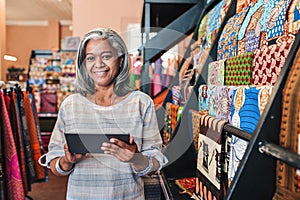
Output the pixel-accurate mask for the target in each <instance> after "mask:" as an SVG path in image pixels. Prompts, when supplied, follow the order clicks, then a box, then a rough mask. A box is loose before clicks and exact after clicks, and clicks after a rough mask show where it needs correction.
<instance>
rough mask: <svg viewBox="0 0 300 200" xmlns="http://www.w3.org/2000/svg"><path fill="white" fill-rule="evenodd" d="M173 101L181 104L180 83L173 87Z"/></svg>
mask: <svg viewBox="0 0 300 200" xmlns="http://www.w3.org/2000/svg"><path fill="white" fill-rule="evenodd" d="M171 91H172V103H173V104H176V105H179V104H180V101H179V100H180V87H179V86H178V85H174V86H173V87H172V90H171Z"/></svg>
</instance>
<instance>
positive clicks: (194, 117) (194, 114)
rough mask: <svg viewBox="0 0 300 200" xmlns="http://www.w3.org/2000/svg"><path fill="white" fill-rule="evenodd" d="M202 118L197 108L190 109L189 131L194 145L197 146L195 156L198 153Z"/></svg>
mask: <svg viewBox="0 0 300 200" xmlns="http://www.w3.org/2000/svg"><path fill="white" fill-rule="evenodd" d="M200 119H201V114H200V112H199V111H197V110H193V109H190V110H189V113H188V121H189V131H190V134H191V135H192V137H193V145H194V148H195V158H197V155H198V150H199V149H198V139H199V134H200Z"/></svg>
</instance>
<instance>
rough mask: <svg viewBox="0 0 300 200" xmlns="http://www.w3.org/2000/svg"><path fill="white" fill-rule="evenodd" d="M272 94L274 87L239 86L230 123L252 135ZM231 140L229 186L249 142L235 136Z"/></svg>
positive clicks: (233, 102) (234, 94)
mask: <svg viewBox="0 0 300 200" xmlns="http://www.w3.org/2000/svg"><path fill="white" fill-rule="evenodd" d="M271 92H272V86H262V87H255V86H251V87H249V86H238V87H237V89H236V90H235V91H234V92H233V96H232V106H231V115H230V118H231V120H230V123H231V124H232V125H233V126H235V127H238V128H240V129H242V130H245V131H247V132H248V133H250V134H252V133H253V132H254V130H255V128H256V125H257V123H258V121H259V119H260V116H261V113H262V112H263V110H264V108H265V106H266V103H267V102H268V98H269V96H270V94H271ZM230 140H231V142H230V154H229V165H228V185H230V184H231V181H232V180H233V178H234V175H235V173H236V171H237V169H238V166H239V163H240V161H241V159H242V158H243V156H244V153H245V151H246V148H247V145H248V142H247V141H245V140H243V139H241V138H239V137H237V136H234V135H233V136H231V139H230Z"/></svg>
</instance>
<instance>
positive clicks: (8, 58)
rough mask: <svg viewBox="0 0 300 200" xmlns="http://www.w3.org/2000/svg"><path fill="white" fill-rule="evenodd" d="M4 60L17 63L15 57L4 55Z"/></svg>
mask: <svg viewBox="0 0 300 200" xmlns="http://www.w3.org/2000/svg"><path fill="white" fill-rule="evenodd" d="M4 60H9V61H14V62H15V61H17V57H15V56H10V55H4Z"/></svg>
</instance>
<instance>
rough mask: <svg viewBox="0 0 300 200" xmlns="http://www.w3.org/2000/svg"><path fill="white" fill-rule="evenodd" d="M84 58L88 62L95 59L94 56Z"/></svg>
mask: <svg viewBox="0 0 300 200" xmlns="http://www.w3.org/2000/svg"><path fill="white" fill-rule="evenodd" d="M86 60H87V61H88V62H92V61H94V60H95V57H94V56H87V57H86Z"/></svg>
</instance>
